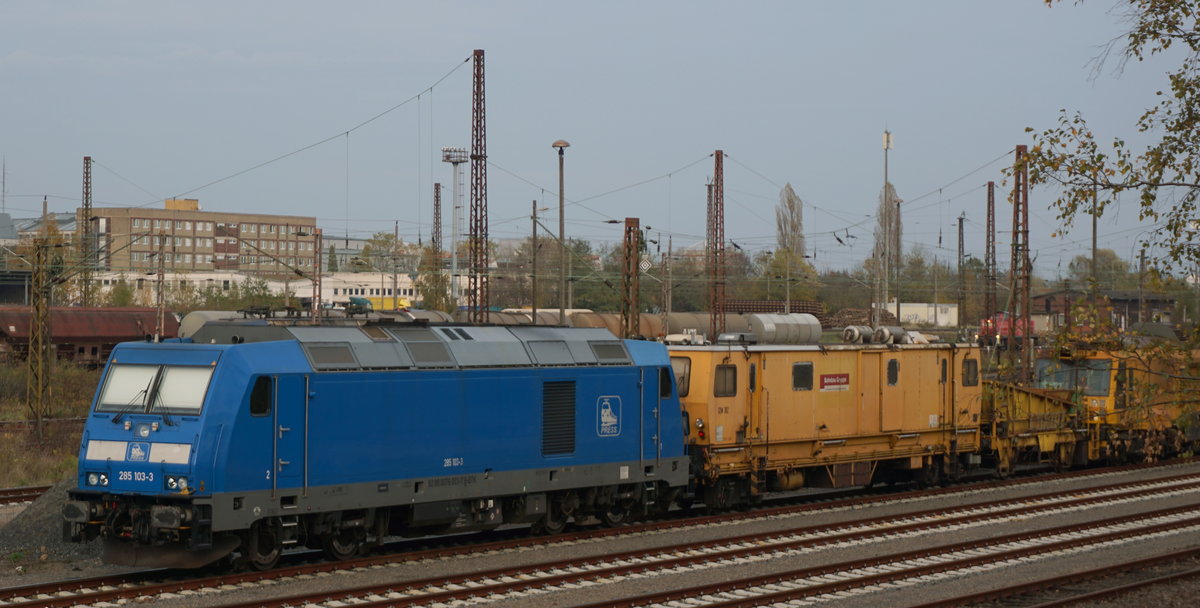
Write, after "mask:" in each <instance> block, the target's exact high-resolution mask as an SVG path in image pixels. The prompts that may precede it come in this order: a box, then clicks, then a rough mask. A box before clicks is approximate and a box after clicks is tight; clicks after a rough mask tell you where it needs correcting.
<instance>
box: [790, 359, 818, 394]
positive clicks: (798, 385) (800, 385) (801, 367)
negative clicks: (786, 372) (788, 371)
mask: <svg viewBox="0 0 1200 608" xmlns="http://www.w3.org/2000/svg"><path fill="white" fill-rule="evenodd" d="M812 387H813V364H812V363H808V362H805V363H794V364H792V390H794V391H811V390H812Z"/></svg>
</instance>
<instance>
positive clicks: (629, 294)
mask: <svg viewBox="0 0 1200 608" xmlns="http://www.w3.org/2000/svg"><path fill="white" fill-rule="evenodd" d="M640 223H641V222H640V221H639V220H638V218H636V217H627V218H625V249H624V253H623V255H622V256H621V261H622V268H621V330H622V331H623V332H624V333H625V335H623V336H621V337H623V338H636V337H637V336H638V335H639V333H640V329H641V328H640V323H639V321H640V320H641V314H640V312H641V311H640V309H641V306H640V303H639V302H638V293H639V291H640V287H641V277H640V275H641V269H639V268H638V263H639V262H640V261H641V260H640V257H641V256H640V255H639V253H640V252H641V244H642V240H641V234H642V231H641V228H640V226H639V225H640Z"/></svg>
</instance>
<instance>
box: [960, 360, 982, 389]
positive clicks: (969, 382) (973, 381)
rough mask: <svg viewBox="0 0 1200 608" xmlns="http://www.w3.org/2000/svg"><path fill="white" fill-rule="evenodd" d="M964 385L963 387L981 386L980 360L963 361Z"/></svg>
mask: <svg viewBox="0 0 1200 608" xmlns="http://www.w3.org/2000/svg"><path fill="white" fill-rule="evenodd" d="M962 383H963V386H976V385H978V384H979V360H978V359H963V371H962Z"/></svg>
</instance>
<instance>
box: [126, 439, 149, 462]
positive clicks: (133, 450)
mask: <svg viewBox="0 0 1200 608" xmlns="http://www.w3.org/2000/svg"><path fill="white" fill-rule="evenodd" d="M149 459H150V444H148V443H138V442H133V443H130V444H129V453H127V454H126V455H125V460H128V461H129V462H146V461H147V460H149Z"/></svg>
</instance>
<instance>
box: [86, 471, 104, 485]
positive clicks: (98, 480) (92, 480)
mask: <svg viewBox="0 0 1200 608" xmlns="http://www.w3.org/2000/svg"><path fill="white" fill-rule="evenodd" d="M87 484H88V485H89V486H107V485H108V475H107V474H106V473H88V474H87Z"/></svg>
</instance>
